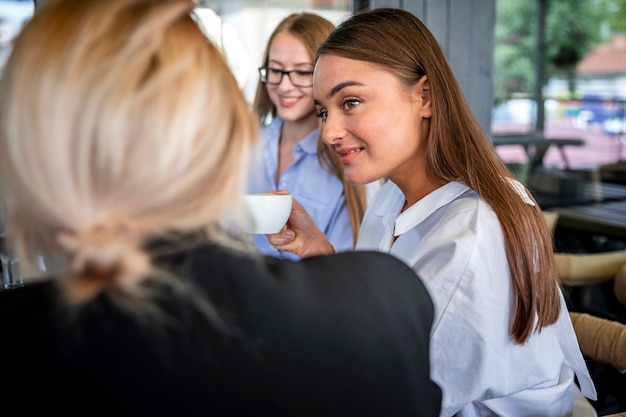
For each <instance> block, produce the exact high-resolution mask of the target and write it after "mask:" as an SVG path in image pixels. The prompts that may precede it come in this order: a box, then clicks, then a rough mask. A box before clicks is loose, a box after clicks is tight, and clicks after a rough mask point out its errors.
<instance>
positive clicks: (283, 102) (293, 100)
mask: <svg viewBox="0 0 626 417" xmlns="http://www.w3.org/2000/svg"><path fill="white" fill-rule="evenodd" d="M279 99H280V106H281V107H285V108H289V107H293V106H295V105H296V104H297V103H298V102H299V101H300V98H299V97H280V98H279Z"/></svg>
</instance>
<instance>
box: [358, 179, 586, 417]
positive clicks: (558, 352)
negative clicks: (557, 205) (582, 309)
mask: <svg viewBox="0 0 626 417" xmlns="http://www.w3.org/2000/svg"><path fill="white" fill-rule="evenodd" d="M522 192H524V191H522ZM522 197H523V195H522V196H520V198H522ZM404 202H405V198H404V195H403V194H402V192H401V191H400V189H399V188H398V187H397V186H396V185H395V184H394V183H392V182H391V181H388V182H387V183H386V184H385V185H384V186H383V187H382V188H381V189H380V190H379V192H378V194H376V196H375V197H374V199H373V201H372V202H371V204H370V205H369V207H368V210H367V213H366V214H365V218H364V219H363V223H362V225H361V230H360V232H359V238H358V242H357V245H356V249H357V250H366V249H373V250H379V251H383V252H390V253H391V254H393V255H395V256H396V257H398V258H400V259H402V260H403V261H405V262H406V263H407V264H408V265H409V266H411V267H412V268H413V270H414V271H415V272H416V273H417V274H418V275H419V276H420V277H421V278H422V279H423V280H424V282H425V284H426V287H427V288H428V290H429V292H430V295H431V296H432V298H433V302H434V305H435V319H434V324H433V329H432V333H431V347H430V354H431V376H432V378H433V380H434V381H435V382H436V383H437V384H439V386H440V387H441V389H442V391H443V399H442V409H441V416H453V415H456V416H463V417H469V416H494V415H497V416H515V417H523V416H534V417H537V416H550V417H556V416H570V415H572V409H573V403H574V374H576V375H577V377H578V379H579V381H580V385H581V390H582V392H583V394H585V395H586V396H587V397H589V398H592V399H595V398H596V393H595V388H594V386H593V382H592V381H591V378H590V377H589V373H588V371H587V367H586V365H585V362H584V360H583V357H582V354H581V352H580V348H579V347H578V342H577V340H576V335H575V333H574V329H573V327H572V324H571V321H570V318H569V313H568V311H567V306H566V304H565V301H564V299H563V297H562V296H561V315H560V317H559V319H558V321H557V322H556V323H555V324H553V325H551V326H549V327H547V328H544V329H543V330H542V331H541V332H540V333H533V334H532V336H531V337H530V339H529V340H528V341H527V342H526V343H525V344H523V345H519V344H516V343H515V341H514V340H513V339H512V337H511V335H510V330H511V323H512V320H513V317H514V314H515V308H514V306H515V298H516V296H515V290H514V287H513V284H512V282H511V275H510V272H509V266H508V261H507V257H506V252H505V246H504V237H503V234H502V229H501V227H500V223H499V221H498V218H497V216H496V214H495V213H494V211H493V210H492V209H491V207H490V206H489V205H488V204H487V203H486V202H485V201H484V200H483V199H482V198H480V197H479V196H478V195H477V194H476V193H475V192H474V191H473V190H471V189H470V188H468V187H467V186H465V185H464V184H461V183H459V182H450V183H448V184H446V185H444V186H443V187H441V188H439V189H437V190H435V191H434V192H432V193H430V194H429V195H427V196H426V197H424V198H423V199H421V200H420V201H419V202H417V203H415V204H414V205H412V206H411V207H409V208H408V209H407V210H406V211H405V212H403V213H400V210H401V209H402V206H403V205H404ZM394 236H397V240H396V241H395V242H394V241H393V237H394Z"/></svg>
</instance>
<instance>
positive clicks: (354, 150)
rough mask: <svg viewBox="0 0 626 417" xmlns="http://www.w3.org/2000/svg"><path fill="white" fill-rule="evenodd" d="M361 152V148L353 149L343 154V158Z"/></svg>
mask: <svg viewBox="0 0 626 417" xmlns="http://www.w3.org/2000/svg"><path fill="white" fill-rule="evenodd" d="M360 150H361V149H360V148H359V149H352V150H351V151H348V152H345V153H342V154H341V156H346V155H350V154H352V153H355V152H358V151H360Z"/></svg>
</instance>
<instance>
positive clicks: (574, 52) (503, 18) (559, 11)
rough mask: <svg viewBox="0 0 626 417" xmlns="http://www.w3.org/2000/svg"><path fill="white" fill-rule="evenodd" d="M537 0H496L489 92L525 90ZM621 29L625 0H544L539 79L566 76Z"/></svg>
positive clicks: (530, 79)
mask: <svg viewBox="0 0 626 417" xmlns="http://www.w3.org/2000/svg"><path fill="white" fill-rule="evenodd" d="M538 2H539V0H532V1H531V0H526V1H520V0H497V1H496V13H497V15H496V32H495V41H496V48H495V53H494V67H495V68H494V98H495V101H496V103H498V102H501V101H504V100H507V99H509V98H511V96H513V95H514V94H526V95H531V94H532V92H533V89H534V86H535V82H536V75H535V74H536V72H537V66H536V64H535V62H536V58H537V22H538V18H537V13H538V9H539V7H538ZM619 31H622V32H626V0H547V11H546V17H545V28H544V33H545V56H544V73H545V79H544V82H547V80H549V79H550V77H553V76H558V77H561V78H565V79H568V80H570V85H571V91H572V93H573V89H574V85H573V80H574V74H575V68H576V64H577V63H578V62H579V61H580V60H581V59H582V58H583V57H584V56H585V54H587V53H588V52H589V51H590V50H591V49H592V48H593V47H594V46H595V45H597V44H598V43H600V42H603V41H606V40H607V39H608V38H610V36H611V34H612V33H615V32H619Z"/></svg>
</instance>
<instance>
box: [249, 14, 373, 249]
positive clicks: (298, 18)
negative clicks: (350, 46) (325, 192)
mask: <svg viewBox="0 0 626 417" xmlns="http://www.w3.org/2000/svg"><path fill="white" fill-rule="evenodd" d="M334 28H335V25H334V24H333V23H332V22H330V21H328V20H326V19H325V18H324V17H322V16H320V15H317V14H314V13H308V12H301V13H293V14H291V15H289V16H287V17H285V18H284V19H283V20H282V21H281V22H280V23H279V24H278V25H277V26H276V28H275V29H274V31H273V32H272V34H271V35H270V38H269V40H268V42H267V45H266V47H265V52H264V53H263V63H262V66H265V65H267V63H268V59H269V49H270V45H271V44H272V41H273V40H274V38H275V37H276V35H277V34H278V33H281V32H288V33H289V34H290V35H292V36H294V37H295V38H297V39H299V40H300V42H302V44H303V45H304V47H305V48H306V49H307V51H308V52H309V54H310V56H311V59H313V57H314V56H315V51H316V50H317V47H318V46H319V45H320V44H321V43H322V42H323V41H324V39H326V37H327V36H328V35H329V34H330V32H332V31H333V29H334ZM311 105H313V103H311ZM252 107H253V108H254V110H255V111H256V113H257V115H258V116H259V122H260V123H264V122H266V121H267V120H268V119H271V118H274V117H275V116H276V106H275V105H274V103H272V101H271V100H270V97H269V94H268V93H267V88H266V86H265V84H262V83H259V84H258V85H257V89H256V94H255V96H254V102H253V105H252ZM322 128H323V126H322V124H321V123H320V124H319V125H318V132H319V133H318V139H317V157H318V159H319V162H320V165H321V166H322V168H324V169H326V170H327V171H328V172H330V173H331V174H332V175H334V176H336V177H337V178H338V179H339V180H340V181H341V182H342V184H343V193H344V196H345V198H346V205H347V207H348V213H349V215H350V223H351V225H352V236H353V241H354V242H355V243H356V238H357V235H358V233H359V227H360V226H361V219H362V218H363V214H364V213H365V208H366V204H367V203H366V192H365V186H363V185H353V184H349V183H347V182H346V181H345V180H344V178H343V166H342V165H341V164H340V163H339V160H338V159H337V155H335V153H334V152H331V151H330V149H329V148H328V146H326V144H324V142H322V139H321V134H322Z"/></svg>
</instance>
